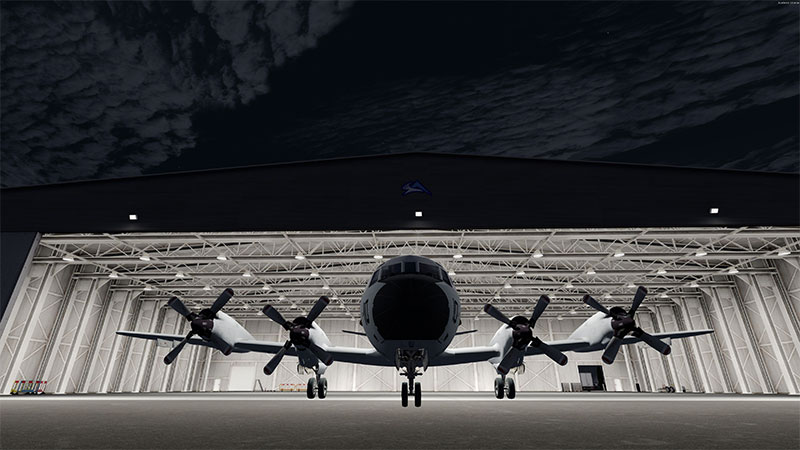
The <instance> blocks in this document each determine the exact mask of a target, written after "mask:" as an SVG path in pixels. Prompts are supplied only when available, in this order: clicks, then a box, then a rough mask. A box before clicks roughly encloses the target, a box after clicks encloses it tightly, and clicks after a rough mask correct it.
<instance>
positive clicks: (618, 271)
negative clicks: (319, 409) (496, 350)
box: [0, 227, 800, 394]
mask: <svg viewBox="0 0 800 450" xmlns="http://www.w3.org/2000/svg"><path fill="white" fill-rule="evenodd" d="M405 254H414V255H422V256H426V257H428V258H431V259H433V260H435V261H436V262H438V263H440V264H441V265H442V266H443V267H444V268H445V269H446V270H447V271H448V273H449V277H450V278H451V279H452V282H453V286H454V288H455V289H456V291H457V292H458V295H459V297H460V300H461V317H460V319H461V324H460V328H459V330H464V331H469V330H477V331H476V332H473V333H468V334H463V335H459V336H456V338H455V339H454V341H453V343H452V346H453V347H465V346H478V345H486V344H488V342H489V340H490V339H491V337H492V335H493V334H494V333H495V331H496V330H497V329H498V326H499V324H498V322H496V321H495V320H493V319H491V318H490V317H488V316H487V315H486V314H485V313H483V305H484V304H485V303H487V302H491V303H492V304H493V305H495V306H497V307H498V308H500V309H502V310H503V311H504V312H505V313H506V314H508V315H511V316H513V315H529V314H530V312H531V310H532V308H533V305H534V303H535V301H536V299H537V298H538V297H539V296H540V295H542V294H547V295H549V296H550V297H551V299H552V303H551V304H550V306H549V307H548V308H547V310H546V312H545V314H544V316H542V318H541V319H540V321H539V322H538V323H537V324H536V330H535V331H536V334H537V335H538V336H540V337H541V338H542V339H543V340H545V341H554V340H560V339H565V338H567V337H568V336H569V335H570V333H572V331H573V330H575V329H576V328H577V327H578V326H579V325H580V324H581V323H583V322H584V321H585V320H586V319H587V318H589V317H590V316H591V315H592V314H593V311H592V310H590V309H589V308H588V307H586V306H585V305H584V304H583V302H582V297H583V296H584V295H585V294H591V295H592V296H594V297H596V298H597V299H598V300H600V301H601V302H602V303H603V304H604V305H606V306H608V307H609V308H610V307H613V306H622V307H627V306H628V305H629V304H630V301H631V297H632V295H633V292H634V290H635V286H638V285H642V286H645V287H646V288H647V289H648V291H649V295H648V297H647V299H646V301H645V302H644V304H643V306H642V307H641V308H640V309H639V310H638V311H637V313H636V321H637V323H638V324H639V326H641V327H642V328H644V329H646V330H652V331H654V332H659V331H665V332H666V331H677V330H686V329H703V328H712V329H714V330H715V333H713V334H710V335H705V336H699V337H696V338H689V339H682V340H680V341H673V351H672V353H671V354H670V355H669V356H666V357H664V356H661V355H660V354H658V353H656V352H655V351H653V350H652V349H650V348H649V347H646V346H642V345H640V344H636V345H630V346H624V347H623V348H622V350H621V351H620V353H619V356H618V358H617V359H616V361H615V362H614V363H613V364H611V365H604V364H602V363H601V362H600V353H597V352H594V353H570V354H569V357H570V361H569V364H568V365H567V366H564V367H560V366H556V365H555V364H554V363H553V362H551V361H550V360H549V359H548V358H545V357H541V356H539V357H528V358H526V359H525V366H526V370H525V371H524V373H521V371H520V373H517V374H514V375H513V376H515V377H516V384H517V389H518V390H519V391H559V390H561V389H562V386H565V385H566V386H571V385H574V384H576V383H580V382H581V379H580V376H579V371H578V366H598V365H599V366H602V370H603V375H604V377H605V378H606V379H607V380H619V383H620V384H621V388H622V389H623V390H625V391H635V390H636V386H637V385H638V386H640V387H641V389H642V390H643V391H654V390H657V389H658V388H660V387H662V386H672V387H674V388H675V390H676V391H678V392H681V391H682V390H684V389H685V390H686V391H687V392H718V393H729V392H738V393H793V394H797V393H798V392H799V391H798V386H800V355H799V354H798V348H800V320H798V311H800V258H799V257H798V256H799V255H800V229H798V228H796V227H795V228H779V227H744V228H736V229H729V228H713V227H708V228H625V229H585V230H583V229H504V230H486V229H484V230H415V231H325V232H295V231H287V232H250V233H221V232H220V233H209V232H202V233H124V234H102V235H101V234H45V235H43V236H41V239H40V241H39V243H38V247H37V248H36V249H35V252H32V259H31V261H29V264H27V266H26V269H25V270H24V271H23V273H22V274H21V276H20V279H19V280H18V283H17V286H16V290H15V292H16V294H15V296H14V297H13V298H12V299H11V302H10V304H9V307H8V309H7V311H6V313H5V315H4V317H3V322H2V330H0V333H1V334H0V348H1V349H2V351H0V388H2V392H3V393H4V394H7V393H8V392H9V391H10V389H11V387H12V386H13V383H14V381H15V380H46V381H48V384H47V386H48V387H47V390H48V392H56V393H72V392H165V391H211V390H217V389H218V390H221V391H230V390H253V389H259V390H260V389H262V388H263V389H264V390H279V389H281V386H296V385H301V386H302V385H303V384H305V383H306V381H307V379H308V377H309V375H308V374H307V373H304V372H303V371H300V372H298V369H297V360H296V359H295V358H293V357H288V356H287V357H286V358H284V359H283V361H282V362H281V364H280V365H279V366H278V368H277V369H276V371H275V373H274V374H273V375H271V376H266V375H264V373H263V371H262V368H263V366H264V365H265V364H266V362H267V361H268V360H269V359H270V357H271V355H267V354H262V353H253V352H251V353H235V352H234V353H232V354H231V355H229V356H224V355H222V354H221V353H220V352H219V351H217V350H213V349H211V348H209V347H206V346H197V345H187V347H186V348H185V349H184V350H183V352H182V353H181V354H180V356H179V357H178V358H177V359H176V360H175V361H174V362H173V363H172V364H171V365H168V366H167V365H165V364H164V363H163V362H162V360H163V358H164V356H165V355H166V354H167V353H168V352H169V351H170V349H171V348H172V345H173V344H170V345H167V346H159V345H157V343H155V342H151V341H144V340H140V339H133V338H129V337H122V336H119V335H117V334H115V331H117V330H138V331H142V332H150V333H164V334H182V335H183V334H186V333H187V332H188V331H189V323H188V322H187V321H186V320H183V318H182V317H181V316H180V315H178V314H177V313H175V311H174V310H172V309H170V308H168V307H166V302H167V300H168V299H169V298H170V297H172V296H177V297H179V298H180V299H182V300H183V301H184V302H185V303H186V305H187V306H188V307H189V308H190V309H191V310H192V311H201V310H202V309H204V308H208V307H209V305H210V304H211V303H212V302H213V301H214V299H215V298H216V296H217V295H219V292H221V291H222V290H223V289H225V288H228V287H230V288H233V289H234V290H235V293H236V295H235V296H234V297H233V298H232V299H231V301H230V302H229V303H228V304H227V305H226V306H225V308H224V312H225V313H226V314H228V315H230V317H231V318H233V319H234V320H236V321H238V322H239V323H241V324H242V325H243V326H244V328H245V329H247V330H248V331H249V332H250V333H251V334H252V335H253V336H254V337H255V338H256V339H259V340H268V341H275V342H283V341H285V340H286V331H285V330H284V329H283V328H282V327H280V326H278V325H277V324H275V323H274V322H272V321H271V320H269V319H267V318H266V317H265V316H264V315H263V314H262V313H261V309H262V307H263V306H264V305H265V304H267V303H270V304H272V305H274V306H275V307H276V308H278V309H279V310H280V311H281V312H282V313H283V314H284V315H285V316H286V317H290V318H294V317H297V316H301V315H305V314H307V313H308V312H309V310H310V308H311V306H312V305H313V303H314V302H315V301H316V300H317V299H318V298H319V297H320V296H321V295H327V296H328V297H330V298H331V304H330V305H329V306H328V308H327V309H325V311H324V312H323V314H322V315H321V316H320V318H319V319H317V323H318V325H319V326H320V327H322V329H324V330H325V332H326V333H327V335H328V337H329V338H330V340H331V342H332V343H333V344H334V345H341V346H347V347H358V348H370V343H369V341H368V340H367V339H366V338H365V337H364V336H361V335H358V334H353V333H348V332H360V331H361V330H362V328H361V326H360V319H361V317H360V314H361V313H360V311H361V310H360V299H361V295H362V294H363V292H364V289H365V286H366V285H367V283H368V282H369V280H370V277H371V276H372V274H373V272H374V271H375V269H376V268H377V267H379V266H380V264H381V263H382V261H385V260H386V259H388V258H390V257H393V256H397V255H405ZM455 255H460V257H457V258H456V257H454V256H455ZM326 377H327V379H328V382H329V384H328V388H329V389H330V390H332V391H337V390H338V391H394V390H399V389H400V383H401V381H402V379H401V377H400V376H399V375H398V374H397V371H396V369H394V368H392V367H386V368H376V367H365V366H358V365H353V364H347V363H341V362H334V364H333V365H332V366H331V367H330V368H329V369H328V372H327V373H326ZM495 377H496V372H495V370H494V368H493V367H492V366H491V365H490V364H489V363H474V364H465V365H460V366H451V367H431V368H429V369H428V370H427V371H426V372H425V374H424V375H423V376H422V377H420V378H419V381H421V382H422V384H423V389H424V390H426V391H491V390H492V389H493V382H494V378H495ZM614 383H615V384H614V388H615V389H614V390H617V389H616V388H617V386H618V385H617V384H616V383H617V382H616V381H614ZM256 386H258V387H256Z"/></svg>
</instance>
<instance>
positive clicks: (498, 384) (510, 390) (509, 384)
mask: <svg viewBox="0 0 800 450" xmlns="http://www.w3.org/2000/svg"><path fill="white" fill-rule="evenodd" d="M494 396H495V397H497V398H498V399H502V398H503V397H504V396H505V397H506V398H509V399H513V398H514V397H516V396H517V386H516V384H515V383H514V379H513V378H507V377H506V376H505V375H501V376H499V377H497V378H495V380H494Z"/></svg>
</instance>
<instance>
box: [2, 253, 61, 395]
mask: <svg viewBox="0 0 800 450" xmlns="http://www.w3.org/2000/svg"><path fill="white" fill-rule="evenodd" d="M54 273H55V269H54V264H48V265H47V267H46V268H45V271H44V275H42V283H41V284H40V285H39V291H38V292H37V293H36V299H35V300H34V303H33V306H32V307H31V312H30V314H29V315H28V320H27V321H26V322H25V328H24V329H23V330H22V334H21V335H20V337H19V343H18V344H17V348H16V350H15V351H14V356H13V357H12V358H11V364H9V367H8V370H7V371H6V378H5V383H4V384H5V386H3V390H2V391H0V392H2V393H3V394H6V393H8V392H10V391H11V387H12V386H13V385H14V380H15V379H17V380H18V379H19V378H18V374H19V368H20V366H21V365H22V361H23V360H24V359H25V354H26V353H28V344H30V342H31V333H33V330H34V328H35V327H36V323H37V318H38V317H39V314H40V313H41V312H42V305H43V304H44V298H45V297H46V296H47V294H48V293H49V292H50V285H51V284H52V283H53V279H54V278H55V277H54ZM20 292H21V293H23V292H25V291H20ZM19 303H20V302H17V305H15V306H17V307H18V306H19V305H18V304H19ZM10 328H11V325H9V326H7V327H6V329H10ZM0 349H1V348H0Z"/></svg>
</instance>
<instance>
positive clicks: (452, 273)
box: [447, 270, 456, 277]
mask: <svg viewBox="0 0 800 450" xmlns="http://www.w3.org/2000/svg"><path fill="white" fill-rule="evenodd" d="M447 274H448V275H450V276H451V277H454V276H456V271H455V270H451V271H449V272H447Z"/></svg>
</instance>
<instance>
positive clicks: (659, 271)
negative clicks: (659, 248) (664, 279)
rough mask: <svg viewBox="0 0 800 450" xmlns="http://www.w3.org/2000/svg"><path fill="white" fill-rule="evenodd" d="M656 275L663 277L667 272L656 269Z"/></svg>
mask: <svg viewBox="0 0 800 450" xmlns="http://www.w3.org/2000/svg"><path fill="white" fill-rule="evenodd" d="M656 273H657V274H659V275H664V274H666V273H667V271H666V269H658V272H656Z"/></svg>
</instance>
